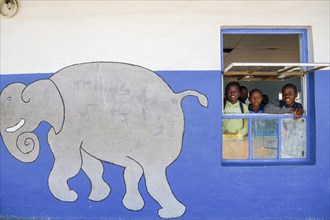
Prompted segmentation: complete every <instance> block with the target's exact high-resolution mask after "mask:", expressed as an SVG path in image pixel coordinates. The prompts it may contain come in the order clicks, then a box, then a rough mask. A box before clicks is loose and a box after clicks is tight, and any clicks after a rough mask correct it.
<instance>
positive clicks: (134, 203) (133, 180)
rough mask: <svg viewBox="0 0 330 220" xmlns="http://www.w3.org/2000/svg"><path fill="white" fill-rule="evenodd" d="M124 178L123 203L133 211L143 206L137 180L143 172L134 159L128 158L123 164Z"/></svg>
mask: <svg viewBox="0 0 330 220" xmlns="http://www.w3.org/2000/svg"><path fill="white" fill-rule="evenodd" d="M125 166H126V168H125V171H124V180H125V185H126V193H125V196H124V198H123V205H124V206H125V207H126V208H127V209H129V210H133V211H137V210H140V209H142V208H143V206H144V201H143V198H142V196H141V194H140V192H139V182H140V179H141V177H142V174H143V170H142V167H141V166H140V164H138V163H137V162H136V161H134V160H132V159H129V158H128V160H127V161H126V164H125Z"/></svg>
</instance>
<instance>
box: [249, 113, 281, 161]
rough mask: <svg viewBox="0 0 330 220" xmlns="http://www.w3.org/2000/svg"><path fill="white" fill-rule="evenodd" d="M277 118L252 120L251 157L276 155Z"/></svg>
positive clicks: (275, 156)
mask: <svg viewBox="0 0 330 220" xmlns="http://www.w3.org/2000/svg"><path fill="white" fill-rule="evenodd" d="M277 122H278V120H277V119H253V120H252V158H253V159H270V158H277V155H278V123H277Z"/></svg>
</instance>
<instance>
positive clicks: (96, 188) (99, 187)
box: [81, 149, 111, 201]
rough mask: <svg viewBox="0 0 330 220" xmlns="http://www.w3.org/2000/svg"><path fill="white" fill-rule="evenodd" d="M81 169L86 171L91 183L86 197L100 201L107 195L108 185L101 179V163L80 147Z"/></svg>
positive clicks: (109, 190)
mask: <svg viewBox="0 0 330 220" xmlns="http://www.w3.org/2000/svg"><path fill="white" fill-rule="evenodd" d="M81 155H82V170H83V171H84V172H85V173H86V175H87V176H88V178H89V179H90V181H91V184H92V191H91V193H90V194H89V196H88V198H89V199H90V200H93V201H101V200H103V199H105V198H107V197H108V196H109V193H110V192H111V188H110V186H109V185H108V184H107V183H106V182H105V181H104V180H103V171H104V169H103V164H102V163H101V161H99V160H98V159H96V158H95V157H93V156H91V155H90V154H88V153H86V151H85V150H84V149H81Z"/></svg>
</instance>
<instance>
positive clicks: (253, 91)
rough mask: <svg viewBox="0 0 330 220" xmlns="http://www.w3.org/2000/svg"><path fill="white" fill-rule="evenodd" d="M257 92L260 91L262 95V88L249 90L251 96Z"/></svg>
mask: <svg viewBox="0 0 330 220" xmlns="http://www.w3.org/2000/svg"><path fill="white" fill-rule="evenodd" d="M255 92H259V93H260V95H262V92H261V90H260V89H252V90H251V91H250V92H249V96H252V95H253V93H255Z"/></svg>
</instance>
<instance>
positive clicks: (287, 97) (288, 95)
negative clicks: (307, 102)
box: [282, 87, 298, 107]
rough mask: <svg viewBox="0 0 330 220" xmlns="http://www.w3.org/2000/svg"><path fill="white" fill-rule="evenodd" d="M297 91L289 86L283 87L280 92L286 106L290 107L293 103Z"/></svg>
mask: <svg viewBox="0 0 330 220" xmlns="http://www.w3.org/2000/svg"><path fill="white" fill-rule="evenodd" d="M297 95H298V94H297V93H296V92H295V90H294V89H293V88H291V87H288V88H285V89H284V90H283V92H282V96H283V101H284V102H285V104H287V105H288V106H290V107H292V106H293V105H294V102H295V99H296V98H297Z"/></svg>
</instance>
